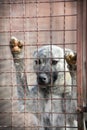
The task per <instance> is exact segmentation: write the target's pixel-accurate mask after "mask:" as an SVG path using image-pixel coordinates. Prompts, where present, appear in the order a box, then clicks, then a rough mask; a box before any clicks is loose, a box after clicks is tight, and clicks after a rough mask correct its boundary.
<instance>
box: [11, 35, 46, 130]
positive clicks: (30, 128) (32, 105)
mask: <svg viewBox="0 0 87 130" xmlns="http://www.w3.org/2000/svg"><path fill="white" fill-rule="evenodd" d="M10 48H11V52H12V55H13V60H14V64H15V68H16V78H17V91H18V98H19V99H20V100H19V108H20V111H22V112H24V111H26V106H27V108H28V112H29V113H27V114H26V113H25V115H24V116H22V117H21V118H22V119H25V120H22V125H23V124H25V125H24V127H27V128H26V129H25V130H37V129H38V130H43V129H42V128H41V129H40V128H39V125H40V120H39V118H38V117H39V116H38V114H37V115H35V114H32V113H31V112H35V113H36V111H38V105H37V102H38V100H37V101H36V100H34V98H35V96H36V98H37V96H38V95H37V91H36V87H33V89H32V90H29V89H28V85H27V77H26V74H25V68H24V67H25V66H24V54H23V44H22V42H20V41H19V40H18V39H16V38H15V37H12V38H11V40H10ZM27 98H28V99H30V100H27V101H26V100H25V99H27ZM16 119H17V120H18V119H19V117H18V116H16ZM20 122H21V120H18V121H16V125H18V126H19V125H20V124H21V123H20Z"/></svg>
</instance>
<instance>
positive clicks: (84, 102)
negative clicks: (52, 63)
mask: <svg viewBox="0 0 87 130" xmlns="http://www.w3.org/2000/svg"><path fill="white" fill-rule="evenodd" d="M86 5H87V2H86V0H83V1H82V0H16V1H15V0H0V130H15V129H16V130H36V129H37V130H60V129H61V130H71V129H72V130H85V129H86V128H85V123H84V122H86V121H85V120H84V118H86V112H87V80H86V72H87V69H86V67H87V64H86V62H87V61H86V57H87V52H86V49H87V45H86V41H87V39H86V31H87V27H86V20H87V18H86V17H87V14H86V12H87V9H86V8H87V6H86ZM12 36H14V37H16V38H17V39H19V40H22V41H23V44H24V45H23V47H24V67H25V70H24V71H23V73H26V75H27V84H28V89H29V90H30V89H31V87H33V86H35V85H36V74H35V72H34V70H33V61H34V57H33V53H34V50H36V51H37V52H38V51H39V48H40V47H42V46H47V45H49V46H50V49H51V51H52V45H56V46H58V47H60V48H62V49H63V50H64V52H65V49H66V48H69V49H71V50H73V51H74V52H76V53H77V61H76V66H77V69H76V83H75V84H74V85H73V88H75V90H76V91H77V92H76V96H75V97H74V98H72V99H71V101H72V100H75V101H76V103H77V111H76V113H73V112H71V113H70V112H66V111H63V112H62V113H61V112H59V111H57V112H56V111H54V112H53V111H52V107H54V105H53V103H52V102H53V100H56V101H60V98H57V99H53V98H52V97H51V111H50V112H49V111H46V112H45V111H41V112H40V111H39V109H38V111H37V112H36V113H35V111H34V110H33V109H34V107H33V109H31V110H32V111H28V109H26V107H28V106H27V102H30V101H32V100H33V101H34V100H37V107H38V108H39V105H40V104H39V102H40V101H41V102H42V105H43V98H41V97H40V98H37V99H34V97H33V98H32V99H30V98H26V96H25V94H26V84H24V97H23V98H19V97H18V94H17V89H18V88H20V84H18V83H17V81H16V74H17V72H16V69H15V66H14V58H13V57H12V54H11V50H10V46H9V44H10V39H11V37H12ZM55 53H56V52H55ZM57 58H58V57H57ZM50 59H52V55H51V57H50ZM50 73H52V72H50ZM64 74H65V71H64ZM65 78H66V77H65V76H64V80H65ZM21 82H22V81H21ZM24 83H25V82H24ZM65 86H66V85H64V87H65ZM50 93H51V91H50ZM66 100H67V99H66V98H64V99H63V101H64V102H66ZM21 101H23V102H24V109H23V110H22V111H21V110H19V103H20V102H21ZM55 105H56V104H55ZM48 106H49V105H48ZM64 107H65V108H66V104H65V106H64ZM71 108H72V107H71ZM21 109H22V108H21ZM32 114H37V115H38V117H39V116H40V118H42V117H43V115H45V114H46V115H47V114H51V119H52V122H51V123H53V122H54V124H53V125H52V124H51V123H50V121H49V120H46V121H45V122H49V123H48V126H45V125H47V124H44V125H42V124H40V122H39V121H38V120H37V121H36V118H35V117H34V118H33V119H32ZM58 115H60V116H62V115H64V118H65V119H64V120H61V122H64V124H62V123H61V122H60V124H62V125H58V124H56V123H55V122H56V121H54V117H56V116H58ZM68 115H70V116H71V115H75V116H76V120H77V125H76V126H73V125H71V126H69V125H66V120H67V117H68ZM57 118H58V117H57ZM51 119H50V120H51ZM32 120H35V122H38V123H37V124H38V125H37V126H34V127H33V126H32V125H31V124H32Z"/></svg>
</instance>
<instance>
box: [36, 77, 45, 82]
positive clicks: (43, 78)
mask: <svg viewBox="0 0 87 130" xmlns="http://www.w3.org/2000/svg"><path fill="white" fill-rule="evenodd" d="M38 79H39V80H40V81H41V82H45V81H46V77H44V76H42V75H39V77H38Z"/></svg>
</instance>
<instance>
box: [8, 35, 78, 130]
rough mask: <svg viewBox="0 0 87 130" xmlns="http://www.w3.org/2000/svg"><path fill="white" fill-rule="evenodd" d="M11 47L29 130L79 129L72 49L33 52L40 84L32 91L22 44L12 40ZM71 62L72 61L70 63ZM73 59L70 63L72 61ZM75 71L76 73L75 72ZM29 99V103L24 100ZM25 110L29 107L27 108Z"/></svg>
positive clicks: (51, 48) (34, 66)
mask: <svg viewBox="0 0 87 130" xmlns="http://www.w3.org/2000/svg"><path fill="white" fill-rule="evenodd" d="M10 48H11V52H12V55H13V58H14V64H15V68H16V77H17V85H18V86H19V87H17V90H18V97H19V98H20V99H22V100H21V102H20V103H19V104H20V108H21V109H20V110H21V111H24V110H25V109H27V110H28V112H29V113H30V116H29V117H28V118H27V120H28V123H27V126H28V128H29V129H28V130H32V129H33V130H34V129H35V130H36V129H39V130H65V129H66V130H73V129H74V130H77V116H76V113H77V112H76V107H77V101H76V100H74V98H75V96H76V88H75V89H74V86H73V84H74V85H75V78H74V77H75V76H73V72H74V71H72V68H73V66H76V62H72V60H73V59H74V60H75V58H71V59H70V58H68V57H69V55H72V54H73V55H72V57H73V56H75V55H74V52H73V51H72V50H70V49H65V50H64V49H63V48H61V47H58V46H55V45H48V46H43V47H41V48H39V49H38V50H36V51H35V52H34V63H33V68H34V72H35V73H36V76H37V79H36V81H37V84H36V86H33V87H32V88H31V89H29V87H28V84H27V78H26V74H25V73H24V72H25V69H24V54H23V44H22V43H21V41H19V40H18V39H16V38H15V37H12V38H11V40H10ZM68 59H69V62H68ZM70 60H71V62H70ZM75 71H76V70H75ZM25 98H26V99H29V100H26V103H25V102H24V100H23V99H25ZM25 107H26V108H25Z"/></svg>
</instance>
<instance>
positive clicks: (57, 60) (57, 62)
mask: <svg viewBox="0 0 87 130" xmlns="http://www.w3.org/2000/svg"><path fill="white" fill-rule="evenodd" d="M34 71H35V72H36V75H37V83H38V84H39V85H40V86H42V87H46V86H55V85H57V86H58V85H63V87H64V84H65V80H66V76H67V80H68V83H69V84H71V76H70V73H69V70H68V67H67V62H66V61H65V59H64V50H63V49H62V48H60V47H58V46H55V45H52V46H50V45H49V46H43V47H41V48H39V49H38V50H37V51H35V52H34Z"/></svg>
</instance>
